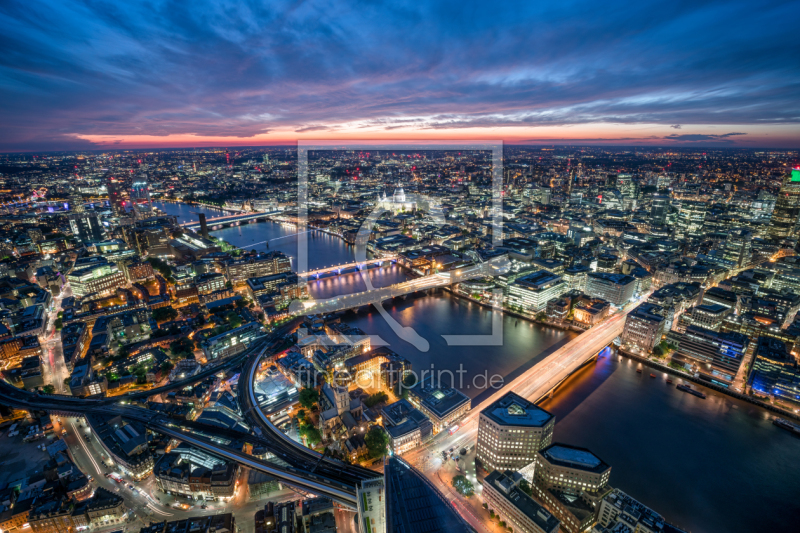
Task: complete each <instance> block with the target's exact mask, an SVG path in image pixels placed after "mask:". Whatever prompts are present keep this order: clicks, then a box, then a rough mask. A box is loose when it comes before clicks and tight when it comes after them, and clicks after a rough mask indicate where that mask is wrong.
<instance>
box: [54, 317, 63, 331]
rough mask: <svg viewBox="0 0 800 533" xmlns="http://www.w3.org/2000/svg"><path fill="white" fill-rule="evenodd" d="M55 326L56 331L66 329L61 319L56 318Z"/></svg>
mask: <svg viewBox="0 0 800 533" xmlns="http://www.w3.org/2000/svg"><path fill="white" fill-rule="evenodd" d="M55 326H56V331H61V328H63V327H64V321H63V320H62V319H60V318H56V322H55Z"/></svg>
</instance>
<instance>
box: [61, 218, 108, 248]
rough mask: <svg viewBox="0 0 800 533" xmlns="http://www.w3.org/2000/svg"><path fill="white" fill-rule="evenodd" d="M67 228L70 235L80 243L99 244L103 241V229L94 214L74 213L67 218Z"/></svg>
mask: <svg viewBox="0 0 800 533" xmlns="http://www.w3.org/2000/svg"><path fill="white" fill-rule="evenodd" d="M69 227H70V229H71V230H72V234H73V235H75V236H76V237H77V238H78V240H80V241H81V242H84V243H87V242H100V241H102V240H103V228H102V226H100V221H99V220H98V217H97V215H95V214H94V213H75V214H73V215H70V216H69Z"/></svg>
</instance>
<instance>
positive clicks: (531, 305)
mask: <svg viewBox="0 0 800 533" xmlns="http://www.w3.org/2000/svg"><path fill="white" fill-rule="evenodd" d="M567 289H568V287H567V284H566V282H564V280H563V279H562V278H561V277H559V276H557V275H555V274H553V273H551V272H548V271H547V270H539V271H538V272H534V273H533V274H528V275H527V276H523V277H521V278H518V279H517V280H516V281H514V282H513V283H511V284H510V285H509V286H508V296H506V305H507V306H509V307H512V308H514V307H518V308H520V309H522V310H523V311H527V312H530V313H536V312H538V311H542V310H544V309H545V308H546V307H547V302H548V301H550V300H552V299H553V298H558V297H559V296H561V295H562V294H564V293H565V292H567Z"/></svg>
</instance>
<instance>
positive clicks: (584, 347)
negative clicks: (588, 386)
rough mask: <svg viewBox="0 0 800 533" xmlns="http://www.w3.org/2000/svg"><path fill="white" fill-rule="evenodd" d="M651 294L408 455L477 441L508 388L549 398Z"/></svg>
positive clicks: (417, 455)
mask: <svg viewBox="0 0 800 533" xmlns="http://www.w3.org/2000/svg"><path fill="white" fill-rule="evenodd" d="M649 295H650V293H647V294H645V295H643V296H642V297H640V298H639V299H638V300H636V301H634V302H631V303H629V304H628V305H626V306H625V307H624V308H622V309H620V310H619V311H617V312H616V313H614V314H613V315H611V316H609V317H608V318H607V319H606V320H605V321H604V322H602V323H601V324H598V325H597V326H594V327H593V328H591V329H590V330H588V331H586V332H585V333H582V334H581V335H579V336H577V337H575V338H574V339H572V340H571V341H569V342H568V343H566V344H564V345H563V346H561V347H560V348H558V349H557V350H555V351H554V352H552V353H551V354H550V355H548V356H546V357H545V358H544V359H542V360H541V361H539V362H538V363H537V364H535V365H534V366H533V367H531V368H530V369H528V370H526V371H525V372H523V373H522V374H520V375H519V376H518V377H516V378H515V379H513V380H512V381H510V382H508V383H506V384H504V385H503V387H501V388H500V389H497V390H496V391H495V392H494V393H492V394H491V395H489V396H488V397H487V398H485V399H484V400H483V401H481V402H480V403H479V404H475V405H473V406H472V409H471V410H470V412H469V413H468V414H467V415H466V416H465V417H464V418H462V419H461V420H460V421H459V422H458V425H459V430H458V432H457V433H454V434H453V435H449V434H447V432H441V433H439V435H437V437H436V438H434V439H432V440H431V441H429V443H428V444H427V445H426V446H423V447H420V448H417V449H416V450H414V451H412V452H410V453H409V454H406V455H405V456H404V457H405V458H406V459H407V460H409V461H412V462H414V461H418V460H419V458H420V457H422V456H424V455H425V454H427V453H429V450H430V448H431V447H435V448H436V449H441V448H448V447H453V446H456V445H458V446H461V445H462V444H463V443H466V442H473V439H474V438H475V436H476V434H477V432H478V419H479V417H480V413H481V411H482V410H483V409H485V408H486V407H488V406H489V405H491V404H492V403H494V402H496V401H497V400H499V399H500V398H502V397H503V396H504V395H505V394H507V393H508V392H515V393H517V394H519V395H520V396H522V397H523V398H526V399H528V400H531V401H533V402H540V401H543V400H544V399H546V398H548V397H549V396H550V395H551V393H552V392H553V391H555V390H556V389H557V388H558V387H559V386H560V385H561V384H562V383H563V382H564V381H566V379H567V378H569V377H570V376H571V375H572V374H574V373H575V372H576V371H577V370H578V369H580V368H581V367H583V366H584V365H585V364H586V363H587V362H588V361H590V360H591V359H594V358H596V357H597V356H598V354H599V353H600V352H601V351H602V350H603V349H604V348H606V347H607V346H608V345H609V344H611V343H612V342H613V341H614V339H615V338H617V337H618V336H619V335H621V334H622V331H623V329H624V327H625V319H626V317H627V315H628V313H630V312H631V311H632V310H633V309H635V308H636V306H638V305H639V304H640V303H641V302H642V301H644V300H646V299H647V297H648V296H649Z"/></svg>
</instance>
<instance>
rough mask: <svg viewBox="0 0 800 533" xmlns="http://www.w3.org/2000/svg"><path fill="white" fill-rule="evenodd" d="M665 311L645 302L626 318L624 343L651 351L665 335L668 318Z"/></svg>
mask: <svg viewBox="0 0 800 533" xmlns="http://www.w3.org/2000/svg"><path fill="white" fill-rule="evenodd" d="M664 312H665V311H664V309H663V308H662V307H661V306H659V305H656V304H652V303H649V302H644V303H641V304H639V306H638V307H637V308H636V309H634V310H633V311H631V312H630V313H628V316H626V317H625V328H624V329H623V330H622V342H623V343H626V344H630V345H633V346H636V347H638V348H639V349H641V350H645V351H647V352H649V351H651V350H652V349H653V348H654V347H655V346H656V345H657V344H658V343H660V342H661V337H662V336H663V335H664V329H665V325H666V318H664Z"/></svg>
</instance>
